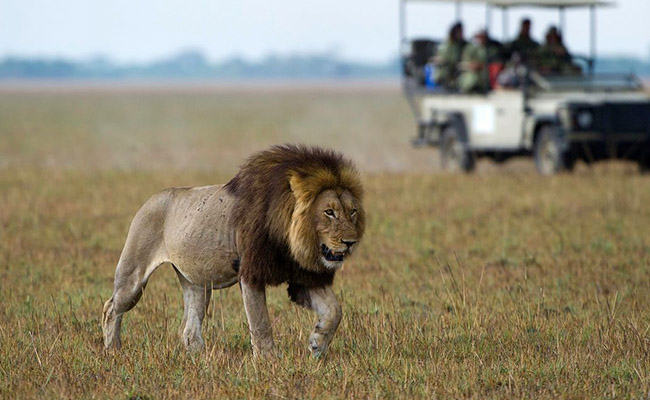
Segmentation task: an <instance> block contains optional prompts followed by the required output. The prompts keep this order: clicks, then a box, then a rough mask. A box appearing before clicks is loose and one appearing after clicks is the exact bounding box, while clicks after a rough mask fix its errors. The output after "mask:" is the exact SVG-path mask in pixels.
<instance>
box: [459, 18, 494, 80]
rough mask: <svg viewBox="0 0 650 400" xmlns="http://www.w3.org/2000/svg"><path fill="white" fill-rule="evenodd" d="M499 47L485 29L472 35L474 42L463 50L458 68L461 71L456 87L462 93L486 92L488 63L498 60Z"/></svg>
mask: <svg viewBox="0 0 650 400" xmlns="http://www.w3.org/2000/svg"><path fill="white" fill-rule="evenodd" d="M499 53H500V51H499V47H498V46H496V45H495V44H494V42H492V41H491V40H490V39H489V38H488V34H487V32H486V31H485V30H481V31H479V32H478V33H476V35H475V36H474V43H472V44H470V45H468V46H466V47H465V49H464V50H463V56H462V60H461V64H460V68H461V70H462V71H463V72H462V73H461V75H460V77H459V78H458V88H459V89H460V91H461V92H463V93H470V92H486V91H488V90H490V78H489V73H488V65H489V64H490V63H492V62H495V61H498V60H499V56H500V54H499Z"/></svg>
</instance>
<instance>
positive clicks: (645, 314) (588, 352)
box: [0, 84, 650, 399]
mask: <svg viewBox="0 0 650 400" xmlns="http://www.w3.org/2000/svg"><path fill="white" fill-rule="evenodd" d="M414 131H415V128H414V123H413V121H412V118H411V116H410V114H409V110H408V108H407V105H406V103H405V101H404V100H403V98H402V97H401V95H400V93H399V91H398V89H397V87H393V86H391V85H385V84H381V85H378V86H373V85H370V84H367V85H346V84H337V85H334V86H328V85H302V86H300V85H299V86H294V87H285V85H282V84H278V85H267V86H262V87H256V86H255V85H248V86H245V87H236V86H234V85H233V86H210V85H207V86H206V85H200V84H194V85H189V86H182V85H177V86H160V85H158V86H157V85H151V86H146V85H143V86H137V85H131V86H124V87H112V86H110V85H106V86H103V87H101V86H100V87H92V86H83V85H73V86H71V87H64V86H49V87H46V88H41V87H37V86H33V87H32V86H28V87H17V86H10V87H5V88H2V89H1V90H0V397H1V398H39V399H40V398H75V399H76V398H125V399H126V398H141V399H145V398H151V399H158V398H222V397H230V398H497V397H498V398H511V397H515V398H558V397H559V398H614V397H615V398H619V397H622V398H641V397H647V396H648V395H649V394H650V356H649V354H648V351H649V349H650V290H649V288H650V271H649V268H648V266H649V264H650V178H649V177H647V176H643V175H639V174H638V173H637V170H636V167H635V166H634V165H631V164H625V163H619V162H611V163H606V164H602V165H598V166H595V167H588V166H586V165H578V166H577V169H576V171H575V172H574V173H572V174H564V175H560V176H555V177H540V176H538V175H537V174H536V172H535V171H534V168H533V165H532V161H530V160H514V161H510V162H507V163H505V164H504V165H495V164H492V163H490V162H487V161H481V162H480V163H479V168H478V171H477V172H476V173H475V174H473V175H449V174H445V173H442V172H440V171H439V170H438V164H439V162H438V158H437V154H436V152H435V150H433V149H412V148H411V147H410V146H409V144H408V142H409V139H410V136H412V134H413V132H414ZM286 142H301V143H308V144H317V145H323V146H328V147H332V148H334V149H337V150H340V151H342V152H344V153H345V154H346V155H347V156H349V157H350V158H351V159H353V160H354V161H355V162H356V163H357V165H358V166H359V168H360V169H361V171H362V174H363V180H364V183H365V187H366V199H365V206H366V212H367V214H368V227H367V234H366V236H365V238H364V240H363V242H362V244H361V246H360V248H359V250H358V251H357V253H356V255H355V256H354V257H353V258H352V259H350V260H349V261H347V262H346V265H345V267H344V270H343V271H341V272H340V273H339V274H338V275H337V278H336V281H335V292H336V293H337V295H338V297H339V298H340V300H341V303H342V306H343V320H342V323H341V326H340V328H339V330H338V332H337V334H336V336H335V338H334V341H333V343H332V346H331V348H330V351H329V353H328V355H327V356H326V357H324V358H322V359H312V358H310V356H309V353H308V350H307V338H308V335H309V332H310V330H311V328H312V325H313V323H314V322H315V315H314V314H312V313H311V312H309V311H307V310H305V309H301V308H299V307H297V306H295V305H293V304H292V303H290V301H289V300H288V297H287V294H286V288H285V287H282V286H280V287H277V288H270V289H269V290H268V291H267V293H268V296H269V300H268V302H269V309H270V313H271V319H272V321H273V329H274V336H275V339H276V345H277V346H278V349H279V353H280V355H279V356H278V357H277V358H272V359H260V360H257V359H254V358H253V357H252V351H251V347H250V343H249V334H248V328H247V324H246V317H245V314H244V309H243V305H242V301H241V294H240V292H239V288H238V287H237V286H233V287H231V288H229V289H225V290H222V291H215V293H214V294H213V296H212V302H211V305H210V316H209V317H208V318H207V319H206V321H205V323H204V329H203V335H204V338H205V340H206V345H207V349H206V351H205V352H204V353H202V354H188V353H186V351H185V349H184V348H183V346H182V344H181V343H180V341H179V339H178V334H177V330H178V326H179V324H180V320H181V317H182V293H181V288H180V285H179V283H178V281H177V279H176V276H175V274H174V272H173V270H172V268H171V266H162V267H161V268H160V269H159V270H158V271H157V272H156V273H155V274H154V275H153V276H152V278H151V280H150V281H149V285H148V286H147V289H146V291H145V293H144V296H143V298H142V300H141V301H140V303H139V304H138V305H137V307H135V309H134V310H132V311H131V312H129V313H127V314H126V316H125V318H124V323H123V337H122V340H123V347H122V350H121V351H119V352H115V353H112V352H109V353H107V352H105V351H104V350H103V345H102V334H101V326H100V321H101V313H102V305H103V302H104V301H105V300H106V299H107V298H108V297H110V295H111V291H112V283H113V274H114V270H115V265H116V263H117V260H118V258H119V255H120V251H121V249H122V245H123V244H124V239H125V237H126V233H127V230H128V226H129V223H130V221H131V218H132V217H133V215H134V214H135V212H136V211H137V210H138V208H139V207H140V205H141V204H142V203H143V202H144V201H145V200H147V198H148V197H149V196H151V195H152V194H154V193H156V192H158V191H160V190H162V189H164V188H166V187H170V186H187V185H206V184H213V183H222V182H226V181H227V180H228V179H230V177H232V176H233V175H234V174H235V173H236V171H237V168H238V166H239V165H240V164H241V163H242V162H243V160H244V158H245V157H246V156H248V155H249V154H250V153H251V152H253V151H256V150H260V149H263V148H265V147H266V146H268V145H270V144H277V143H286Z"/></svg>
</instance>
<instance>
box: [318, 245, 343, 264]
mask: <svg viewBox="0 0 650 400" xmlns="http://www.w3.org/2000/svg"><path fill="white" fill-rule="evenodd" d="M320 251H321V254H323V257H325V259H326V260H327V261H343V258H345V252H346V251H345V250H344V251H332V249H330V248H329V247H327V246H326V245H325V244H321V245H320Z"/></svg>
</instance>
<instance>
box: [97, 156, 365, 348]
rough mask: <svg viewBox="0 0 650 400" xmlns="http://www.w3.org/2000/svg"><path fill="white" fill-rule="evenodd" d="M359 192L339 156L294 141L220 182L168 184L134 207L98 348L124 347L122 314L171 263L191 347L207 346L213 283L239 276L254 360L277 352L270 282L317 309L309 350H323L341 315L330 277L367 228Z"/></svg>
mask: <svg viewBox="0 0 650 400" xmlns="http://www.w3.org/2000/svg"><path fill="white" fill-rule="evenodd" d="M362 201H363V188H362V184H361V180H360V176H359V173H358V172H357V170H356V168H355V167H354V165H353V164H352V162H350V161H349V160H347V159H346V158H344V157H343V156H342V155H341V154H340V153H337V152H334V151H332V150H325V149H322V148H319V147H308V146H300V145H280V146H273V147H271V148H269V149H267V150H264V151H261V152H258V153H256V154H253V155H252V156H251V157H250V158H249V159H248V160H247V161H246V162H245V163H244V165H243V166H242V167H241V169H240V171H239V173H238V174H237V175H236V176H235V177H234V178H233V179H232V180H230V182H228V183H226V184H225V185H213V186H203V187H181V188H171V189H167V190H164V191H163V192H160V193H158V194H156V195H154V196H153V197H151V198H150V199H149V200H148V201H147V202H146V203H145V204H144V205H143V206H142V208H141V209H140V210H139V211H138V212H137V214H136V215H135V217H134V218H133V221H132V222H131V226H130V228H129V232H128V235H127V238H126V243H125V245H124V249H123V250H122V254H121V256H120V259H119V261H118V263H117V268H116V271H115V281H114V288H113V295H112V296H111V298H110V299H108V301H106V303H105V304H104V310H103V319H102V328H103V334H104V346H105V347H106V348H107V349H112V348H114V349H117V348H120V346H121V341H120V326H121V322H122V316H123V315H124V313H125V312H127V311H129V310H131V309H132V308H133V307H134V306H135V305H136V304H137V302H138V300H139V299H140V297H141V296H142V293H143V291H144V289H145V286H146V285H147V281H148V280H149V277H150V276H151V274H152V273H153V272H154V271H155V270H156V268H158V267H159V266H160V265H161V264H163V263H170V264H171V265H172V266H173V268H174V270H175V271H176V274H177V275H178V280H179V281H180V284H181V287H182V289H183V300H184V313H183V319H182V322H181V327H180V335H181V339H182V342H183V344H184V345H185V346H186V347H187V348H188V349H189V350H202V349H204V348H205V343H204V341H203V337H202V336H201V325H202V322H203V318H204V316H205V313H206V310H207V307H208V304H209V302H210V296H211V294H212V290H213V289H223V288H227V287H230V286H232V285H234V284H236V283H238V282H239V284H240V288H241V293H242V298H243V303H244V309H245V311H246V317H247V320H248V325H249V328H250V334H251V344H252V348H253V354H254V355H255V356H257V355H261V354H268V353H271V352H272V351H273V349H274V342H273V336H272V329H271V323H270V320H269V314H268V310H267V307H266V291H265V288H266V287H267V286H276V285H280V284H283V283H287V284H288V288H287V291H288V294H289V298H290V299H291V300H292V301H293V302H295V303H297V304H299V305H301V306H303V307H306V308H309V309H311V310H313V311H315V312H316V314H317V315H318V322H317V323H316V325H315V326H314V329H313V331H312V332H311V335H310V337H309V350H310V352H311V353H312V354H313V355H315V356H320V355H323V354H324V353H325V352H326V351H327V349H328V346H329V344H330V342H331V340H332V337H333V336H334V333H335V331H336V329H337V328H338V325H339V322H340V321H341V316H342V312H341V306H340V305H339V302H338V300H337V298H336V296H335V295H334V291H333V289H332V283H333V280H334V275H335V274H336V271H338V270H339V269H340V268H341V266H342V265H343V262H344V261H345V260H346V259H347V258H348V257H349V256H350V255H351V254H352V253H353V252H354V251H355V249H356V248H357V246H358V243H359V240H360V239H361V237H362V236H363V233H364V229H365V213H364V209H363V203H362Z"/></svg>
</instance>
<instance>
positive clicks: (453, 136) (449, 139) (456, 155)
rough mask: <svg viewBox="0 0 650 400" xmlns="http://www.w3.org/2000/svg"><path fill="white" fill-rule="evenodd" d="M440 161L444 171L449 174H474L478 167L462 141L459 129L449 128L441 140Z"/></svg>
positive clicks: (443, 133) (445, 130)
mask: <svg viewBox="0 0 650 400" xmlns="http://www.w3.org/2000/svg"><path fill="white" fill-rule="evenodd" d="M440 161H441V162H442V169H444V170H445V171H449V172H460V171H462V172H472V171H473V170H474V167H475V166H476V163H475V160H474V156H473V155H472V153H471V152H470V151H469V149H468V148H467V143H466V142H465V141H464V140H462V138H461V137H460V134H459V132H458V128H456V127H454V126H448V127H446V128H445V129H444V131H443V132H442V137H441V138H440Z"/></svg>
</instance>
